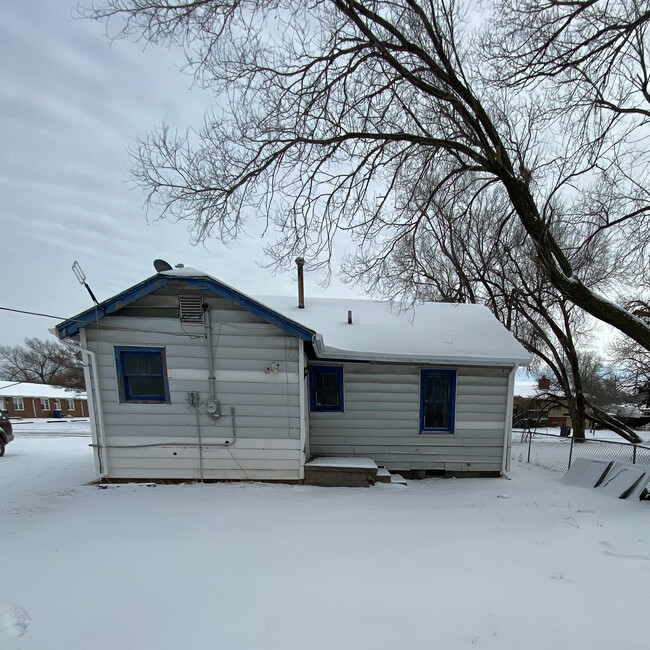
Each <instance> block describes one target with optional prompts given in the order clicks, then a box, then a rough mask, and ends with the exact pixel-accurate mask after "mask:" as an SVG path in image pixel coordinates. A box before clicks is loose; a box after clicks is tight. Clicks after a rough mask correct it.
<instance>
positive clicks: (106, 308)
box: [56, 272, 315, 341]
mask: <svg viewBox="0 0 650 650" xmlns="http://www.w3.org/2000/svg"><path fill="white" fill-rule="evenodd" d="M166 286H178V288H179V291H182V290H187V289H188V288H189V289H192V290H195V291H205V292H208V293H211V294H213V295H216V296H219V297H220V298H225V299H227V300H231V301H232V302H234V303H236V304H237V305H239V306H240V307H242V308H243V309H246V310H247V311H249V312H250V313H251V314H253V315H255V316H259V317H260V318H262V319H263V320H265V321H266V322H268V323H270V324H271V325H275V326H276V327H279V328H280V329H281V330H283V331H285V332H287V334H291V335H292V336H295V337H297V338H299V339H302V340H303V341H313V339H314V336H315V332H314V331H312V330H310V329H308V328H307V327H305V326H304V325H301V324H300V323H296V322H295V321H293V320H291V319H289V318H286V317H285V316H283V315H281V314H279V313H277V312H276V311H273V310H272V309H269V308H268V307H266V306H265V305H263V304H261V303H259V302H257V301H256V300H253V299H252V298H250V297H248V296H246V295H245V294H243V293H241V292H239V291H237V290H236V289H233V288H232V287H230V286H228V285H227V284H224V283H223V282H219V281H218V280H215V279H214V278H212V277H210V276H201V275H198V276H188V275H177V274H169V275H168V274H167V272H163V273H158V274H156V275H153V276H151V277H150V278H147V279H146V280H144V281H142V282H140V283H139V284H136V285H135V286H133V287H131V288H130V289H127V290H126V291H123V292H122V293H119V294H117V295H116V296H114V297H113V298H109V299H108V300H105V301H104V302H102V303H100V304H99V306H98V307H92V308H91V309H87V310H86V311H84V312H82V313H81V314H77V315H76V316H74V317H73V318H70V319H68V320H66V321H63V322H62V323H59V324H58V325H57V326H56V333H57V336H58V337H59V339H67V338H70V337H73V336H76V335H77V334H78V333H79V330H81V329H83V328H84V327H88V325H92V324H93V323H96V322H98V321H100V320H102V319H103V318H105V317H106V316H110V315H111V314H114V313H115V312H116V311H118V310H120V309H122V308H123V307H126V306H127V305H129V304H131V303H133V302H135V301H136V300H139V299H140V298H143V297H144V296H148V295H149V294H151V293H153V292H154V291H157V290H158V289H161V288H163V287H166Z"/></svg>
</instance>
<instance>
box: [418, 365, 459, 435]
mask: <svg viewBox="0 0 650 650" xmlns="http://www.w3.org/2000/svg"><path fill="white" fill-rule="evenodd" d="M455 406H456V371H455V370H420V433H453V432H454V417H455Z"/></svg>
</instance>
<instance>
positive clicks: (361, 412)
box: [309, 363, 509, 471]
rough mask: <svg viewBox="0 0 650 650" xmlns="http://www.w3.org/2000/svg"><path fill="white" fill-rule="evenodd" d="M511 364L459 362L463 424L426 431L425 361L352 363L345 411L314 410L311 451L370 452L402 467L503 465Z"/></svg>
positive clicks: (346, 376) (335, 453) (458, 394)
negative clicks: (422, 383) (423, 407)
mask: <svg viewBox="0 0 650 650" xmlns="http://www.w3.org/2000/svg"><path fill="white" fill-rule="evenodd" d="M508 372H509V371H508V369H503V368H459V369H458V372H457V378H456V426H455V432H454V433H453V434H419V426H420V366H415V365H397V364H390V365H389V364H353V363H349V364H344V403H345V412H344V413H322V412H321V413H319V412H311V413H310V414H309V417H310V453H311V454H312V455H314V456H318V455H322V456H328V455H332V456H348V455H350V456H370V457H371V458H373V459H374V460H375V461H376V462H378V463H379V464H382V465H385V466H386V467H388V468H389V469H395V470H409V469H431V470H440V469H446V470H449V471H498V470H499V469H500V468H501V460H502V455H503V436H504V432H505V408H506V396H507V389H508ZM461 467H462V470H461V469H459V468H461Z"/></svg>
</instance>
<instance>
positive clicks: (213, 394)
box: [203, 303, 217, 402]
mask: <svg viewBox="0 0 650 650" xmlns="http://www.w3.org/2000/svg"><path fill="white" fill-rule="evenodd" d="M203 310H204V311H203V313H204V314H205V337H206V340H207V342H208V386H209V390H210V400H211V401H213V402H216V400H217V388H216V384H215V382H216V377H215V376H214V356H213V350H212V320H211V319H210V307H208V304H207V303H203Z"/></svg>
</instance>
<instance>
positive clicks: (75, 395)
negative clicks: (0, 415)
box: [0, 381, 88, 418]
mask: <svg viewBox="0 0 650 650" xmlns="http://www.w3.org/2000/svg"><path fill="white" fill-rule="evenodd" d="M0 410H2V411H4V412H5V413H7V415H8V416H9V417H10V418H54V417H64V418H65V417H75V418H78V417H88V404H87V401H86V394H85V393H81V392H79V391H75V390H68V389H67V388H62V387H61V386H49V385H47V384H31V383H27V382H16V381H0Z"/></svg>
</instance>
